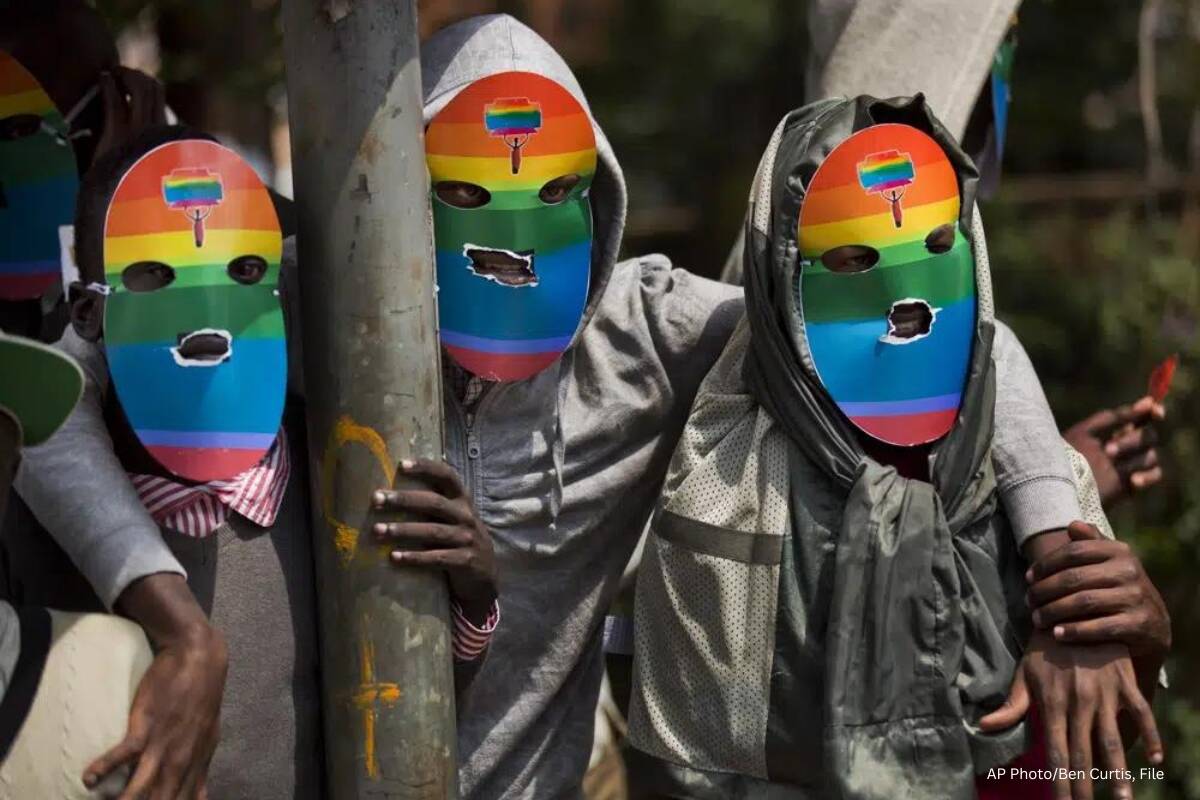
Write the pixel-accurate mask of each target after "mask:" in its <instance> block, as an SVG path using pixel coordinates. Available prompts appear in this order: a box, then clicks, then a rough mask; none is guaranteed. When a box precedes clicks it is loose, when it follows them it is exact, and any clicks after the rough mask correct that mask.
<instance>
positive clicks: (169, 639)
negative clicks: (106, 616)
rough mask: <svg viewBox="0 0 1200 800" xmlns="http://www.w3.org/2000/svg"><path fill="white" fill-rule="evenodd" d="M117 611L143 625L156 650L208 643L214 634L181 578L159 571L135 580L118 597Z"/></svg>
mask: <svg viewBox="0 0 1200 800" xmlns="http://www.w3.org/2000/svg"><path fill="white" fill-rule="evenodd" d="M116 610H117V611H118V612H119V613H121V614H122V615H124V616H126V617H129V618H130V619H132V620H133V621H134V622H136V623H138V624H139V625H141V626H142V629H143V630H145V631H146V635H147V636H148V637H149V638H150V641H151V642H153V643H154V645H155V646H156V647H160V648H161V647H167V646H170V645H172V644H183V643H195V642H198V641H206V640H207V639H209V638H210V637H211V636H212V635H213V629H212V627H211V626H210V625H209V622H208V618H207V617H206V616H205V614H204V610H203V609H201V608H200V604H199V603H197V602H196V598H195V596H194V595H193V594H192V590H191V589H190V588H188V585H187V581H186V580H184V578H183V577H182V576H181V575H176V574H172V573H167V572H160V573H157V574H154V575H147V576H145V577H142V578H139V579H137V580H135V581H134V582H132V583H131V584H129V586H128V587H127V588H126V589H125V590H124V591H123V592H121V595H120V597H118V598H117V601H116Z"/></svg>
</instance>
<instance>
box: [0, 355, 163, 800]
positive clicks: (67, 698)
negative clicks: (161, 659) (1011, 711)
mask: <svg viewBox="0 0 1200 800" xmlns="http://www.w3.org/2000/svg"><path fill="white" fill-rule="evenodd" d="M0 375H2V376H4V380H3V381H0V516H2V515H3V513H4V500H5V498H6V497H7V496H8V488H9V483H10V482H11V481H12V478H13V475H14V474H15V472H16V469H17V463H18V461H19V460H20V456H21V448H22V447H24V446H36V445H38V444H41V443H42V442H43V441H45V440H46V438H48V437H49V436H50V435H51V434H52V433H53V432H54V431H55V430H56V429H57V428H58V427H59V426H60V425H61V424H62V423H63V421H64V420H65V419H66V418H67V415H68V414H69V413H70V411H71V409H72V408H73V407H74V405H75V404H76V403H77V402H78V401H79V397H80V395H81V394H82V392H83V372H82V371H81V370H80V369H79V366H78V365H77V364H76V363H75V362H74V361H73V360H72V359H71V358H70V357H68V356H66V355H64V354H62V353H60V352H59V351H57V350H54V349H51V348H49V347H46V346H45V345H42V344H39V343H37V342H33V341H30V340H28V339H24V338H20V337H14V336H7V335H5V334H2V333H0ZM150 658H151V654H150V646H149V645H148V644H147V642H146V637H145V635H143V634H142V632H141V630H140V629H139V628H138V627H137V626H136V625H134V624H133V623H132V622H129V621H128V620H124V619H121V618H120V617H115V616H110V615H106V614H71V613H64V612H62V611H55V610H50V609H46V608H42V607H37V606H14V605H13V604H12V603H10V602H7V601H0V678H2V679H0V798H3V800H17V799H18V798H27V797H56V798H57V797H61V798H84V797H89V796H95V795H91V794H90V793H89V792H88V790H87V789H86V788H85V787H84V785H83V782H82V781H81V780H79V775H80V774H81V773H82V771H83V768H84V766H85V764H86V762H87V760H88V759H90V757H91V755H90V752H91V751H93V750H97V751H98V750H100V749H103V748H106V747H111V746H113V745H114V744H116V743H117V742H118V741H120V739H121V736H122V734H123V733H124V730H125V720H126V718H127V716H128V714H129V705H130V703H131V701H132V699H133V692H134V690H135V688H136V687H137V684H138V681H139V680H140V679H141V676H142V673H144V672H145V670H146V667H147V666H148V665H149V664H150ZM49 753H53V754H55V757H47V754H49ZM128 777H129V773H128V770H119V771H117V772H115V773H114V774H113V775H111V776H110V779H109V780H107V781H105V783H104V785H103V786H101V787H97V791H98V792H103V793H104V794H103V795H102V796H112V797H115V796H116V795H117V794H118V793H119V792H120V790H121V789H122V788H123V786H124V785H125V780H126V779H128Z"/></svg>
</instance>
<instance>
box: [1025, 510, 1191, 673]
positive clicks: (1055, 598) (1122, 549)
mask: <svg viewBox="0 0 1200 800" xmlns="http://www.w3.org/2000/svg"><path fill="white" fill-rule="evenodd" d="M1067 533H1068V534H1069V535H1070V537H1071V543H1070V544H1068V545H1065V546H1063V547H1060V548H1058V549H1057V550H1055V551H1053V552H1051V553H1049V554H1048V555H1046V556H1044V557H1043V558H1041V559H1039V560H1038V561H1037V562H1035V563H1034V565H1033V566H1031V567H1030V568H1029V571H1028V572H1027V573H1026V575H1025V578H1026V580H1027V581H1028V582H1029V584H1030V586H1029V595H1028V596H1029V607H1030V608H1031V609H1032V610H1033V624H1034V625H1035V626H1036V627H1038V628H1040V629H1042V630H1045V631H1052V632H1053V636H1054V638H1055V639H1057V640H1058V641H1061V642H1072V643H1095V642H1120V643H1121V644H1124V645H1125V646H1126V647H1128V648H1129V652H1130V654H1131V655H1132V656H1133V658H1134V660H1135V662H1140V663H1139V664H1138V672H1139V674H1143V673H1147V672H1149V673H1150V674H1154V673H1157V671H1158V668H1159V667H1160V666H1161V665H1162V662H1163V661H1164V660H1165V659H1166V655H1167V652H1168V651H1169V650H1170V649H1171V616H1170V614H1169V613H1168V612H1167V606H1166V603H1164V602H1163V599H1162V596H1161V595H1160V594H1159V593H1158V590H1157V589H1156V588H1155V587H1154V584H1153V582H1151V580H1150V576H1148V575H1147V574H1146V570H1145V569H1143V567H1142V562H1141V561H1140V560H1139V559H1138V557H1137V556H1136V555H1135V554H1134V552H1133V551H1132V550H1131V549H1130V548H1129V545H1127V544H1125V543H1124V542H1118V541H1114V540H1112V539H1106V538H1104V536H1102V535H1101V533H1100V531H1099V530H1097V529H1096V527H1095V526H1093V525H1089V524H1087V523H1086V522H1072V523H1071V525H1070V527H1069V528H1068V529H1067ZM1151 686H1153V682H1151Z"/></svg>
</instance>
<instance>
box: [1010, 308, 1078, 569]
mask: <svg viewBox="0 0 1200 800" xmlns="http://www.w3.org/2000/svg"><path fill="white" fill-rule="evenodd" d="M993 359H994V361H995V363H996V413H995V434H994V437H993V455H994V458H993V462H994V464H995V467H996V483H997V486H998V488H999V491H1000V497H1001V501H1002V502H1003V504H1004V510H1005V513H1006V515H1007V517H1008V520H1009V523H1010V524H1011V526H1012V529H1013V536H1014V537H1015V538H1016V542H1017V545H1018V546H1019V547H1020V548H1021V549H1022V551H1023V552H1024V551H1025V549H1026V545H1027V544H1028V543H1029V541H1030V539H1031V537H1036V538H1042V537H1044V536H1045V534H1046V532H1047V531H1056V530H1060V529H1065V528H1066V527H1067V525H1068V524H1069V523H1070V522H1072V521H1073V520H1076V519H1081V518H1082V512H1081V510H1080V506H1079V498H1078V496H1077V493H1076V489H1075V482H1074V472H1073V471H1072V469H1071V462H1070V459H1069V458H1068V457H1067V451H1066V448H1065V445H1064V443H1063V440H1062V437H1061V436H1060V435H1059V432H1058V427H1057V425H1056V424H1055V422H1054V415H1053V414H1051V412H1050V406H1049V404H1048V403H1047V402H1046V395H1045V394H1044V393H1043V392H1042V386H1041V383H1040V382H1039V381H1038V377H1037V373H1036V372H1035V371H1034V369H1033V364H1032V363H1031V362H1030V361H1029V357H1028V356H1027V355H1026V354H1025V351H1024V349H1023V348H1022V347H1021V343H1020V342H1019V341H1017V338H1016V336H1015V335H1014V334H1013V333H1012V331H1011V330H1009V329H1008V328H1007V327H1005V326H1004V324H1003V323H1001V322H997V323H996V339H995V346H994V349H993ZM1064 536H1065V534H1064ZM1054 541H1056V540H1054V539H1052V540H1048V541H1043V542H1042V543H1041V544H1040V545H1038V547H1039V548H1043V547H1049V546H1050V545H1051V544H1052V543H1053V542H1054ZM1057 541H1058V542H1059V543H1060V544H1061V543H1064V542H1065V540H1064V539H1058V540H1057ZM1027 555H1028V554H1027Z"/></svg>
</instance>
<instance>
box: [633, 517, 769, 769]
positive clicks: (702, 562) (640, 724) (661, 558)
mask: <svg viewBox="0 0 1200 800" xmlns="http://www.w3.org/2000/svg"><path fill="white" fill-rule="evenodd" d="M651 531H652V534H651V536H650V538H649V540H648V541H647V544H646V554H645V558H644V560H643V563H642V567H641V571H640V572H639V575H638V586H637V602H636V606H635V618H636V622H635V628H634V632H635V639H636V644H635V654H636V655H635V661H634V690H633V701H632V705H631V707H630V741H631V743H632V744H633V746H634V747H636V748H637V749H639V750H641V751H643V752H645V753H648V754H650V755H652V756H655V757H657V758H660V759H664V760H666V761H669V762H673V763H676V764H685V765H687V766H690V767H694V768H697V769H701V770H714V771H719V772H735V773H739V774H742V775H748V776H752V777H756V778H765V777H766V759H765V751H764V746H765V741H766V729H767V712H768V704H769V700H770V686H771V662H772V652H773V648H772V639H773V629H774V622H775V605H776V594H777V586H778V582H779V540H780V539H781V537H778V536H773V535H765V534H755V533H745V532H742V531H734V530H728V529H721V528H718V527H716V526H713V525H708V524H705V523H702V522H696V521H695V520H689V519H685V518H683V517H679V516H676V515H673V514H670V513H669V512H667V513H660V514H659V515H658V516H657V517H656V518H655V522H654V525H653V526H652V529H651Z"/></svg>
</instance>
